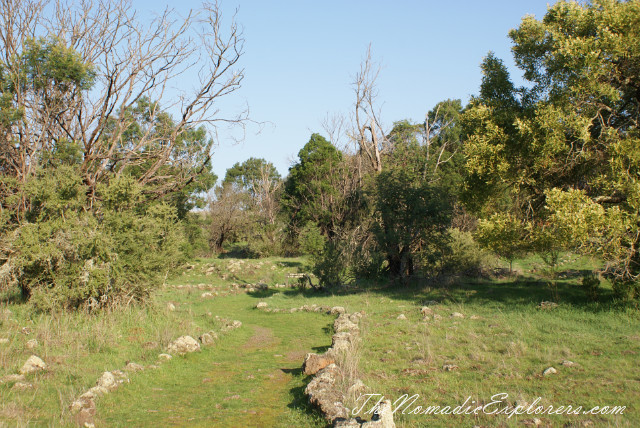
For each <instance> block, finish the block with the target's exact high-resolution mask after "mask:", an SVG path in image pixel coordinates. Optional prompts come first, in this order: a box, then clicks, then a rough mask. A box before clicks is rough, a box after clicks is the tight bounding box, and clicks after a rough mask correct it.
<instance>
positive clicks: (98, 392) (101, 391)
mask: <svg viewBox="0 0 640 428" xmlns="http://www.w3.org/2000/svg"><path fill="white" fill-rule="evenodd" d="M108 393H109V390H108V389H107V388H105V387H104V386H99V385H97V386H94V387H93V388H89V390H88V391H87V392H85V394H93V397H100V396H102V395H105V394H108ZM82 395H84V394H82Z"/></svg>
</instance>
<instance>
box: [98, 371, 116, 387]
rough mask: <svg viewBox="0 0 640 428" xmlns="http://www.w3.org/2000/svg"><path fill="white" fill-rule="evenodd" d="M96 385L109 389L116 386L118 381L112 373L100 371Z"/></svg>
mask: <svg viewBox="0 0 640 428" xmlns="http://www.w3.org/2000/svg"><path fill="white" fill-rule="evenodd" d="M97 386H99V387H100V388H104V389H106V390H107V391H110V390H112V389H116V388H117V387H118V382H116V378H115V376H114V375H113V373H111V372H104V373H102V376H100V379H98V382H97Z"/></svg>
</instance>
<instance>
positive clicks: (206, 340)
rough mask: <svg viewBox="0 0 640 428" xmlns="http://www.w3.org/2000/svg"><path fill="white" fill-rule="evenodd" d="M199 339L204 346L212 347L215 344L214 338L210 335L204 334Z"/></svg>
mask: <svg viewBox="0 0 640 428" xmlns="http://www.w3.org/2000/svg"><path fill="white" fill-rule="evenodd" d="M198 339H199V340H200V343H202V345H203V346H210V345H213V344H214V343H215V339H214V337H213V336H212V335H211V334H209V333H203V334H202V335H201V336H200V337H199V338H198Z"/></svg>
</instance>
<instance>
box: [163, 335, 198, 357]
mask: <svg viewBox="0 0 640 428" xmlns="http://www.w3.org/2000/svg"><path fill="white" fill-rule="evenodd" d="M199 350H200V344H199V343H198V342H197V341H196V340H195V339H194V338H193V337H191V336H181V337H179V338H177V339H176V340H174V341H173V342H171V343H170V344H169V347H168V351H169V353H170V354H179V355H184V354H188V353H190V352H196V351H199Z"/></svg>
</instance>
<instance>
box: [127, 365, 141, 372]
mask: <svg viewBox="0 0 640 428" xmlns="http://www.w3.org/2000/svg"><path fill="white" fill-rule="evenodd" d="M124 369H125V370H126V371H128V372H141V371H143V370H144V366H142V365H140V364H137V363H129V364H127V365H126V366H125V367H124Z"/></svg>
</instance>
